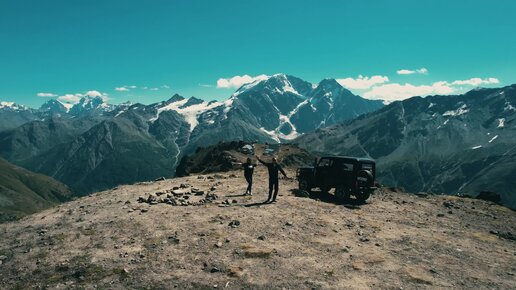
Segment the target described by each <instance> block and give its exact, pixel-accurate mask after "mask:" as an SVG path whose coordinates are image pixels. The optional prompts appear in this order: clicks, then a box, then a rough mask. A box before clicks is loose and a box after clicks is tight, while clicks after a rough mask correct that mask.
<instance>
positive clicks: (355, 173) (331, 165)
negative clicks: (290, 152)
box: [297, 156, 376, 202]
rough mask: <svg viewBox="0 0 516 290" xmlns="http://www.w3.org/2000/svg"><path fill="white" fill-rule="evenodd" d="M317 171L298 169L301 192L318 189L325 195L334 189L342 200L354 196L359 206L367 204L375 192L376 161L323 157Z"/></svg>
mask: <svg viewBox="0 0 516 290" xmlns="http://www.w3.org/2000/svg"><path fill="white" fill-rule="evenodd" d="M315 163H316V164H315V166H314V167H302V168H298V169H297V180H298V181H299V189H300V190H306V191H310V190H311V189H312V188H315V187H318V188H320V189H321V191H323V192H329V191H330V190H331V189H332V188H335V196H336V197H337V198H339V199H344V200H346V199H350V198H351V196H353V197H354V198H355V199H356V200H357V201H358V202H364V201H366V200H367V199H368V198H369V196H370V195H371V193H372V192H373V191H374V190H375V189H376V187H375V175H376V163H375V161H374V160H371V159H366V158H355V157H343V156H336V157H322V158H321V159H319V161H318V162H317V160H316V162H315Z"/></svg>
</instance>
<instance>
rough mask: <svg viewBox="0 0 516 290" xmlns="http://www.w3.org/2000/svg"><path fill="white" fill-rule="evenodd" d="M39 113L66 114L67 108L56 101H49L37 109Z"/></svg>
mask: <svg viewBox="0 0 516 290" xmlns="http://www.w3.org/2000/svg"><path fill="white" fill-rule="evenodd" d="M39 111H41V112H53V113H66V112H68V108H67V107H66V106H65V105H64V104H63V103H61V102H60V101H58V100H56V99H50V100H48V101H47V102H45V103H44V104H43V105H41V107H40V108H39Z"/></svg>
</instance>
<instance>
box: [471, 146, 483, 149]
mask: <svg viewBox="0 0 516 290" xmlns="http://www.w3.org/2000/svg"><path fill="white" fill-rule="evenodd" d="M479 148H482V145H477V146H473V147H471V149H473V150H475V149H479Z"/></svg>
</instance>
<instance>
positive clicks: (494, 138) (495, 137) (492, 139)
mask: <svg viewBox="0 0 516 290" xmlns="http://www.w3.org/2000/svg"><path fill="white" fill-rule="evenodd" d="M497 138H498V135H496V136H494V137H493V138H491V140H489V143H491V142H493V141H494V140H496V139H497Z"/></svg>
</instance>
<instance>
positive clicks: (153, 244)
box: [143, 237, 163, 251]
mask: <svg viewBox="0 0 516 290" xmlns="http://www.w3.org/2000/svg"><path fill="white" fill-rule="evenodd" d="M162 240H163V238H159V237H152V238H149V239H146V240H145V242H143V247H144V248H145V249H146V250H148V251H154V250H156V248H158V247H159V245H160V244H161V242H162Z"/></svg>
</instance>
